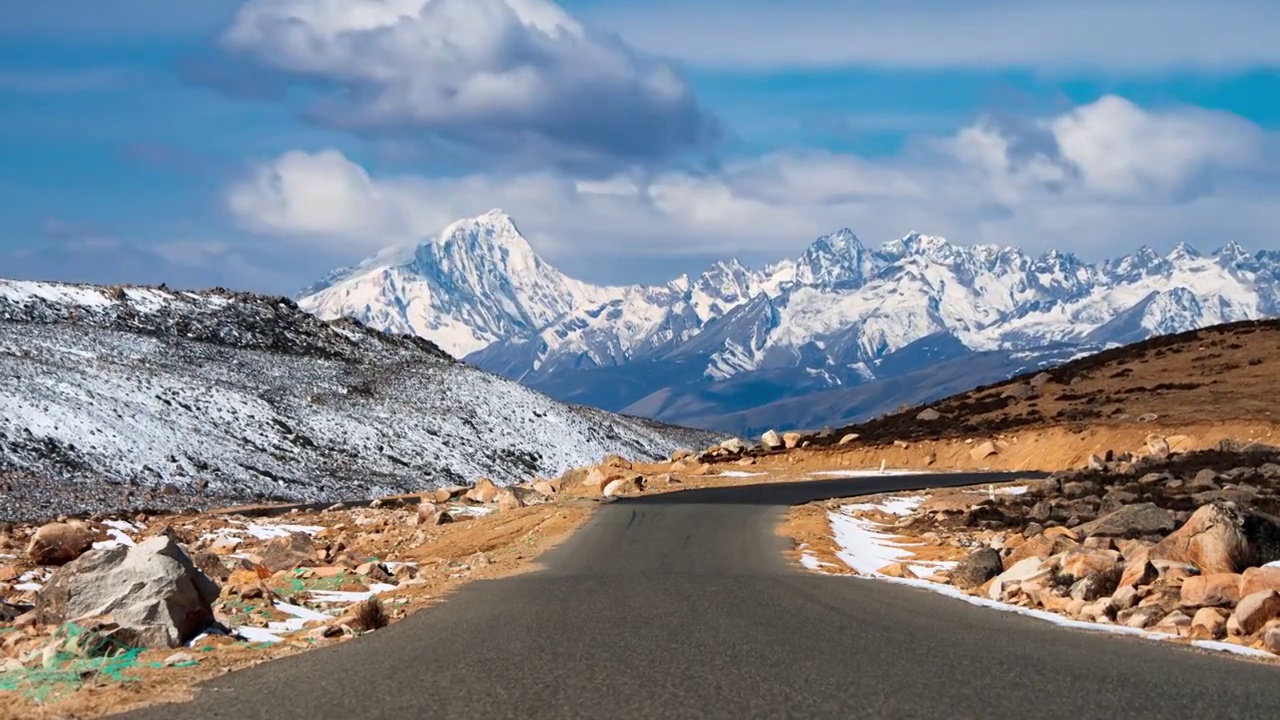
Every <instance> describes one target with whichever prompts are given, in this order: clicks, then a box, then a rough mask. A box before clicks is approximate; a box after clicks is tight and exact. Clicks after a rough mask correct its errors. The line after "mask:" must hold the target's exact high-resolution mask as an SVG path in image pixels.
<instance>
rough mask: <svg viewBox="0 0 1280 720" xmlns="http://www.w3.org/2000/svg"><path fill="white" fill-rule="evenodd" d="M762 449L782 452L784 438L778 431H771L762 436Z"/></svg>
mask: <svg viewBox="0 0 1280 720" xmlns="http://www.w3.org/2000/svg"><path fill="white" fill-rule="evenodd" d="M760 447H762V448H764V449H765V450H781V449H782V437H781V436H780V435H778V431H777V430H770V431H769V432H767V433H765V434H763V435H761V436H760Z"/></svg>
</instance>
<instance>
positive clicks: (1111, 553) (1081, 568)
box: [1058, 548, 1124, 600]
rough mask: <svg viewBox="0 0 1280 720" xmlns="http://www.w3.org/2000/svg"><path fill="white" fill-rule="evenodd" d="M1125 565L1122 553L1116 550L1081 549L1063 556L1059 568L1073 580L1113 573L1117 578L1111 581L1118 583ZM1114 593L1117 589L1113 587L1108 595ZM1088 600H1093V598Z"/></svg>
mask: <svg viewBox="0 0 1280 720" xmlns="http://www.w3.org/2000/svg"><path fill="white" fill-rule="evenodd" d="M1123 564H1124V563H1123V561H1122V560H1121V558H1120V553H1118V552H1116V551H1115V550H1088V549H1085V548H1081V549H1079V550H1070V551H1068V552H1066V553H1065V554H1064V555H1062V557H1061V560H1060V561H1059V564H1058V567H1059V568H1060V569H1061V570H1062V572H1063V573H1064V574H1066V575H1070V576H1071V577H1073V578H1087V577H1089V576H1092V575H1101V574H1104V573H1113V574H1115V577H1114V578H1112V580H1111V581H1112V582H1116V581H1118V580H1119V578H1120V574H1119V571H1120V570H1121V568H1122V567H1123ZM1114 591H1115V588H1114V587H1112V588H1111V589H1110V590H1108V591H1107V592H1106V594H1107V595H1110V594H1111V593H1112V592H1114ZM1088 599H1089V600H1092V599H1093V598H1088Z"/></svg>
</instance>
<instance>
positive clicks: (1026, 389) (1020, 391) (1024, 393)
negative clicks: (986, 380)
mask: <svg viewBox="0 0 1280 720" xmlns="http://www.w3.org/2000/svg"><path fill="white" fill-rule="evenodd" d="M1035 394H1036V390H1035V388H1033V387H1031V386H1030V385H1028V384H1025V383H1018V384H1017V385H1011V386H1009V388H1008V389H1006V390H1005V391H1004V392H1002V393H1000V397H1002V398H1013V399H1014V400H1026V399H1027V398H1029V397H1032V396H1033V395H1035Z"/></svg>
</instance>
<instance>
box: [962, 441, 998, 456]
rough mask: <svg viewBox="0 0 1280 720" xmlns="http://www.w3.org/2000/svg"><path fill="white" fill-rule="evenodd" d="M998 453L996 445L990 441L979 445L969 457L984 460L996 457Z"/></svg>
mask: <svg viewBox="0 0 1280 720" xmlns="http://www.w3.org/2000/svg"><path fill="white" fill-rule="evenodd" d="M997 452H999V450H997V449H996V444H995V443H994V442H992V441H990V440H987V441H986V442H984V443H982V444H981V445H978V446H977V447H975V448H973V449H972V450H970V451H969V457H971V458H973V459H974V460H983V459H986V458H988V457H991V456H992V455H995V454H996V453H997Z"/></svg>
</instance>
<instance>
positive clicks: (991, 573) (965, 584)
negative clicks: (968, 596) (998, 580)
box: [951, 548, 1004, 590]
mask: <svg viewBox="0 0 1280 720" xmlns="http://www.w3.org/2000/svg"><path fill="white" fill-rule="evenodd" d="M1002 572H1004V565H1003V563H1002V562H1001V560H1000V553H999V552H997V551H995V550H992V549H990V548H983V549H981V550H977V551H975V552H973V553H971V554H970V555H969V557H967V558H965V559H964V560H961V561H960V562H959V563H957V564H956V566H955V567H954V568H952V569H951V584H952V585H955V586H956V587H958V588H960V589H961V590H969V589H971V588H976V587H978V586H979V585H981V584H983V583H985V582H986V581H988V580H990V579H991V578H993V577H996V576H997V575H999V574H1000V573H1002Z"/></svg>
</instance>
